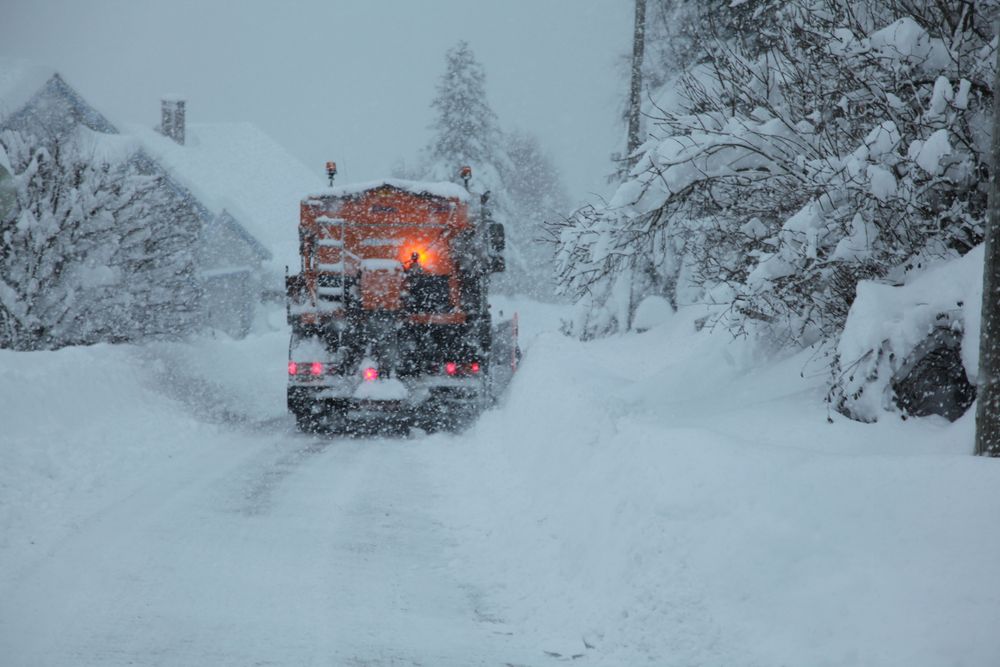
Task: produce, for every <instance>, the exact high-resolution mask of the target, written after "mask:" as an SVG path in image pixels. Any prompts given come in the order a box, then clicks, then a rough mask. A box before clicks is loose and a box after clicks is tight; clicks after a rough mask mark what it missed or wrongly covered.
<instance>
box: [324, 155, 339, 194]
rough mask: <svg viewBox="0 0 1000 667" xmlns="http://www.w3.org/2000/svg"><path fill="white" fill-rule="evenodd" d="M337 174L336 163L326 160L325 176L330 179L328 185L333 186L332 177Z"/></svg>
mask: <svg viewBox="0 0 1000 667" xmlns="http://www.w3.org/2000/svg"><path fill="white" fill-rule="evenodd" d="M336 176H337V163H336V162H332V161H331V162H327V163H326V177H327V178H329V179H330V187H331V188H332V187H333V179H334V178H335V177H336Z"/></svg>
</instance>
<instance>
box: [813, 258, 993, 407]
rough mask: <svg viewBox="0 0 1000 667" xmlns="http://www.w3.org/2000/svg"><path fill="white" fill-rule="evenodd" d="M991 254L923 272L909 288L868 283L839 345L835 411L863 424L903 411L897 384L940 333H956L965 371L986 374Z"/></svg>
mask: <svg viewBox="0 0 1000 667" xmlns="http://www.w3.org/2000/svg"><path fill="white" fill-rule="evenodd" d="M982 294H983V247H982V246H979V247H978V248H976V249H975V250H973V251H972V252H970V253H968V254H966V255H965V256H964V257H961V258H959V259H956V260H953V261H949V262H943V263H940V264H938V265H936V266H934V267H932V268H930V269H928V270H926V271H924V272H920V273H918V274H916V275H914V276H912V279H911V280H909V281H908V283H907V284H906V285H903V286H899V287H896V286H893V285H887V284H884V283H877V282H872V281H864V282H861V283H860V284H859V285H858V295H857V298H856V299H855V300H854V303H853V304H852V306H851V311H850V314H849V315H848V317H847V324H846V326H845V327H844V331H843V333H842V334H841V336H840V340H839V341H838V344H837V363H836V366H835V378H834V383H833V386H832V388H831V390H830V399H831V400H832V401H833V403H834V407H835V408H836V409H837V410H839V411H840V412H843V413H844V414H847V415H849V416H851V417H852V418H854V419H858V420H860V421H867V422H873V421H877V420H878V418H879V415H880V414H882V413H883V412H885V411H890V412H896V411H898V410H899V406H898V405H897V402H898V401H897V397H896V396H895V395H894V391H893V381H894V380H898V379H899V376H900V373H901V372H902V371H905V370H907V369H906V365H907V360H908V358H909V357H910V355H911V354H912V353H913V352H914V350H916V349H917V348H918V347H919V346H920V345H921V344H922V343H924V342H925V341H926V340H927V339H928V338H929V337H932V336H933V335H934V334H935V332H936V331H938V330H947V331H949V332H952V333H953V334H954V336H955V338H956V339H957V342H958V343H959V350H958V351H959V354H960V355H961V362H962V367H963V370H964V372H965V375H966V377H967V379H968V380H969V381H971V382H973V383H974V382H975V381H976V378H977V374H978V370H979V333H980V307H981V304H982Z"/></svg>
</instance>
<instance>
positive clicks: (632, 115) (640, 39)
mask: <svg viewBox="0 0 1000 667" xmlns="http://www.w3.org/2000/svg"><path fill="white" fill-rule="evenodd" d="M645 46H646V0H635V30H634V32H633V33H632V85H631V88H630V89H629V98H628V154H629V160H628V163H629V166H632V165H634V164H635V158H634V157H632V153H634V152H635V149H637V148H638V147H639V144H640V143H641V142H640V141H639V120H640V118H641V117H642V56H643V51H644V50H645Z"/></svg>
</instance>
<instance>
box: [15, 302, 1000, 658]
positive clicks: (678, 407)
mask: <svg viewBox="0 0 1000 667" xmlns="http://www.w3.org/2000/svg"><path fill="white" fill-rule="evenodd" d="M494 305H495V309H496V310H504V311H505V312H506V313H510V312H512V311H514V310H518V311H519V312H520V313H521V334H522V341H523V345H524V347H525V352H526V354H525V357H524V360H523V363H522V366H521V370H520V372H519V374H518V375H517V376H516V377H515V379H514V382H513V383H512V385H511V387H510V388H509V391H508V393H507V395H506V397H505V399H504V401H503V402H502V403H501V405H499V406H498V407H497V408H495V409H493V410H491V411H490V412H488V413H487V414H485V415H484V416H483V417H482V418H481V419H480V420H479V421H478V422H477V423H476V424H475V425H474V426H472V427H471V428H470V429H469V430H468V431H467V432H466V433H464V434H461V435H448V434H436V435H432V436H424V435H418V434H414V435H412V436H411V437H410V438H408V439H397V440H392V439H382V438H376V439H370V440H366V439H325V438H319V437H311V436H305V435H300V434H297V433H295V432H294V431H293V430H292V422H291V420H289V419H288V418H287V417H286V416H285V415H284V404H283V389H284V385H283V383H284V377H283V373H284V360H285V358H286V357H285V354H286V347H287V339H286V337H285V334H284V333H283V332H280V331H279V332H274V333H266V334H259V335H255V336H251V337H249V338H248V339H246V340H242V341H229V340H225V339H211V338H203V339H199V340H196V341H192V342H190V343H185V344H153V345H148V346H142V347H129V346H120V347H110V346H96V347H90V348H75V349H65V350H61V351H58V352H46V353H13V352H8V351H0V405H2V406H3V408H2V431H0V457H2V461H3V466H2V467H0V656H2V659H0V663H2V664H11V665H124V664H141V665H147V664H157V665H248V664H278V665H313V664H315V665H418V664H420V665H442V664H447V665H505V664H511V665H546V664H557V663H561V662H571V663H573V664H591V665H637V664H654V665H678V666H680V665H706V666H707V665H717V666H719V667H723V666H726V667H729V666H734V665H747V666H750V665H760V666H771V665H789V666H798V665H803V666H805V665H808V666H810V667H812V666H821V665H830V666H834V665H837V666H839V665H885V666H895V665H907V666H919V665H926V666H927V667H938V666H941V665H965V666H969V667H972V666H980V665H982V666H986V665H995V664H998V663H1000V636H998V635H997V634H996V632H995V624H996V620H997V619H998V618H1000V578H998V577H996V576H993V575H992V574H991V568H990V564H991V563H994V562H996V561H997V559H998V558H1000V532H998V531H997V530H996V528H995V524H996V517H997V516H998V515H1000V492H998V489H1000V462H998V461H995V460H990V459H982V458H976V457H972V456H970V451H971V445H972V431H973V423H972V420H971V417H970V416H967V417H966V418H964V419H962V420H960V421H959V422H957V423H955V424H948V423H947V422H945V421H944V420H940V419H936V418H932V419H914V420H908V421H901V420H899V419H897V418H894V417H892V416H889V417H887V418H884V419H882V420H881V421H880V422H879V423H877V424H871V425H866V424H860V423H856V422H851V421H848V420H846V419H844V418H842V417H840V416H838V415H836V414H833V415H832V423H828V420H827V418H828V412H827V409H826V405H825V403H824V402H823V397H824V387H825V380H826V375H825V374H824V371H823V368H822V362H821V361H810V359H809V356H808V354H803V355H798V356H794V357H790V358H784V359H773V358H771V359H767V360H766V361H762V359H763V358H765V356H766V355H763V354H762V353H761V352H760V351H759V350H752V349H750V348H749V347H748V346H747V345H746V344H744V343H740V342H732V341H731V340H729V339H728V336H727V335H726V334H721V335H714V334H699V335H695V334H694V333H693V331H694V326H693V319H694V315H693V314H692V315H690V316H688V315H679V316H677V317H675V318H674V319H673V320H672V321H670V322H669V323H667V324H666V325H664V326H661V327H658V328H655V329H653V330H651V331H649V332H647V333H643V334H638V335H628V336H623V337H618V338H613V339H608V340H602V341H596V342H589V343H581V342H578V341H575V340H572V339H569V338H565V337H563V336H561V335H560V334H558V333H556V331H555V330H556V329H557V327H558V322H559V316H560V315H561V314H563V310H562V309H559V308H554V307H549V306H544V305H541V304H534V303H530V302H521V301H518V300H516V299H504V300H497V302H496V303H495V304H494Z"/></svg>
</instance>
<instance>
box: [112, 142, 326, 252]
mask: <svg viewBox="0 0 1000 667" xmlns="http://www.w3.org/2000/svg"><path fill="white" fill-rule="evenodd" d="M124 131H125V132H127V133H129V134H132V135H133V136H135V137H137V138H138V139H139V140H140V141H141V142H142V145H143V146H144V148H145V149H146V150H147V151H148V152H149V154H150V155H151V156H152V157H153V158H154V159H156V160H157V161H158V162H160V163H161V164H162V165H163V166H164V167H165V168H166V169H167V170H168V171H170V173H171V176H172V177H174V178H175V179H176V180H177V181H178V183H179V184H180V185H182V186H183V187H185V188H187V189H189V190H190V191H191V193H192V194H193V195H194V196H195V197H196V198H197V199H198V200H200V201H201V202H202V203H203V204H204V205H205V206H207V207H208V208H209V209H211V210H212V211H213V212H215V213H219V212H221V211H222V210H226V211H228V212H229V213H230V214H231V215H232V216H233V217H234V218H235V219H236V220H238V221H239V222H240V224H242V225H243V227H244V228H245V229H246V231H247V232H249V234H251V235H252V236H253V237H255V238H256V239H257V240H258V241H260V243H261V244H263V246H264V247H265V248H267V249H268V250H269V251H270V252H271V254H272V258H271V260H270V261H269V262H267V263H266V264H265V265H266V266H268V267H269V268H271V269H274V270H277V271H281V270H283V268H284V266H285V265H290V266H294V265H296V264H297V263H298V250H299V239H298V221H299V202H300V200H301V199H302V195H303V193H305V192H309V191H312V190H316V189H317V186H319V187H322V178H321V172H320V171H319V170H317V171H316V172H312V171H310V170H309V169H308V168H306V167H305V165H303V164H302V163H301V162H299V161H298V160H297V159H296V158H294V157H292V156H291V155H290V154H289V153H288V152H287V151H286V150H285V149H284V148H283V147H282V146H280V145H279V144H278V143H277V142H275V141H274V140H273V139H271V138H270V137H269V136H268V135H267V134H265V133H264V132H263V131H261V130H260V129H259V128H258V127H257V126H255V125H253V124H252V123H188V124H187V128H186V136H185V143H184V145H183V146H182V145H179V144H177V143H176V142H174V141H173V140H172V139H169V138H167V137H165V136H163V135H161V134H160V133H159V132H156V131H155V130H152V129H150V128H148V127H145V126H141V125H127V126H125V128H124Z"/></svg>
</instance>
